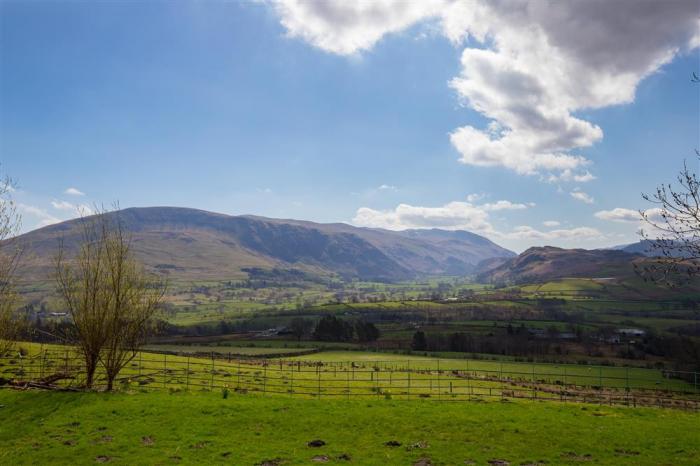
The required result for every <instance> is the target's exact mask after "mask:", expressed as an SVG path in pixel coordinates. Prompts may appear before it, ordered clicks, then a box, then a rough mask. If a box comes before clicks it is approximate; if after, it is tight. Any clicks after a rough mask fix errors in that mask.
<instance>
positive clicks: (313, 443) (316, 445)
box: [306, 439, 326, 448]
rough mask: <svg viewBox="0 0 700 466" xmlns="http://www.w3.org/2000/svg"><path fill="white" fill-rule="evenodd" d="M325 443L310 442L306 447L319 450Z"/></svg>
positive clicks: (318, 440)
mask: <svg viewBox="0 0 700 466" xmlns="http://www.w3.org/2000/svg"><path fill="white" fill-rule="evenodd" d="M325 444H326V442H324V441H323V440H320V439H316V440H312V441H310V442H309V443H307V444H306V446H308V447H311V448H320V447H322V446H324V445H325Z"/></svg>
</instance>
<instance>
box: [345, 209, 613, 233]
mask: <svg viewBox="0 0 700 466" xmlns="http://www.w3.org/2000/svg"><path fill="white" fill-rule="evenodd" d="M494 205H501V206H505V205H509V206H522V207H518V208H527V207H528V205H527V204H516V203H512V202H510V201H499V202H498V203H495V204H483V205H474V204H471V203H469V202H459V201H455V202H450V203H447V204H445V205H443V206H440V207H421V206H412V205H409V204H399V205H398V206H397V207H396V208H394V209H390V210H375V209H370V208H368V207H362V208H360V209H358V210H357V213H356V214H355V217H354V218H353V220H352V223H353V224H355V225H357V226H363V227H370V228H385V229H388V230H405V229H409V228H418V229H421V228H440V229H444V230H467V231H471V232H475V233H479V234H482V235H486V236H489V237H491V238H492V239H496V240H506V241H530V242H531V241H532V240H537V241H546V242H548V241H566V240H577V239H586V240H592V239H600V238H603V234H602V233H601V232H600V231H598V230H596V229H595V228H590V227H577V228H571V229H556V230H550V231H540V230H537V229H535V228H532V227H530V226H525V225H522V226H518V227H516V228H514V229H513V230H512V231H509V232H503V231H499V230H497V229H496V228H494V226H493V225H492V224H491V220H490V217H489V212H490V211H493V210H501V209H493V208H492V206H494ZM505 210H509V209H505ZM545 223H549V224H550V225H551V226H556V225H559V223H558V222H553V221H550V222H545ZM555 223H556V225H554V224H555Z"/></svg>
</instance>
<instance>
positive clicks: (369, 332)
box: [313, 315, 380, 343]
mask: <svg viewBox="0 0 700 466" xmlns="http://www.w3.org/2000/svg"><path fill="white" fill-rule="evenodd" d="M354 335H357V340H358V341H360V342H363V343H366V342H372V341H376V340H377V339H379V337H380V332H379V329H378V328H377V327H376V326H375V325H374V324H373V323H371V322H366V321H364V320H357V321H355V322H354V323H353V322H348V321H346V320H343V319H341V318H339V317H336V316H334V315H327V316H324V317H322V318H321V319H320V320H319V321H318V323H317V324H316V328H315V329H314V331H313V337H314V339H315V340H320V341H351V340H352V339H353V336H354Z"/></svg>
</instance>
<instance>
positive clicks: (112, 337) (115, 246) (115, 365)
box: [100, 219, 166, 390]
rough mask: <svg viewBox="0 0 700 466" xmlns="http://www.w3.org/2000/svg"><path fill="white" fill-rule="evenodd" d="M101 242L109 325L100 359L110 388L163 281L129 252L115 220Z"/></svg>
mask: <svg viewBox="0 0 700 466" xmlns="http://www.w3.org/2000/svg"><path fill="white" fill-rule="evenodd" d="M109 233H110V234H109V240H108V241H106V242H105V252H106V259H107V261H106V265H107V276H108V279H109V281H108V283H107V290H108V295H109V297H110V299H109V303H108V317H107V322H108V324H109V327H108V331H107V344H106V345H105V347H104V349H103V351H102V352H101V353H100V361H101V362H102V365H103V366H104V368H105V372H106V374H107V390H112V388H113V386H114V380H115V379H116V377H117V376H118V375H119V372H121V370H122V369H123V368H124V367H125V366H126V365H127V364H128V363H129V362H130V361H131V360H132V359H133V358H134V357H135V356H136V354H137V353H138V350H139V349H140V348H141V346H143V344H144V343H145V340H146V337H147V336H148V332H149V330H150V329H151V325H152V324H153V321H152V318H153V316H154V314H155V312H156V311H157V309H158V307H159V305H160V303H161V301H162V299H163V295H164V294H165V289H166V286H165V283H164V282H163V281H161V280H158V279H157V278H156V277H154V276H151V275H149V274H147V273H146V272H145V271H144V269H143V267H142V266H141V265H140V264H139V263H138V262H137V261H136V260H135V258H134V257H133V254H132V252H131V241H130V238H129V237H128V236H126V235H125V234H124V230H123V228H122V224H121V222H120V221H119V220H118V219H117V220H116V222H114V224H113V225H112V227H111V228H110V231H109Z"/></svg>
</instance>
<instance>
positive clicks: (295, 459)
mask: <svg viewBox="0 0 700 466" xmlns="http://www.w3.org/2000/svg"><path fill="white" fill-rule="evenodd" d="M0 412H2V419H3V421H2V423H1V424H0V464H13V465H24V464H26V465H30V464H31V465H34V464H95V463H96V462H97V463H103V462H109V463H113V464H129V465H140V464H237V465H260V464H265V465H282V464H284V465H295V464H309V463H313V462H329V463H331V464H338V463H340V464H363V465H374V464H376V465H388V464H391V465H393V464H398V465H411V464H414V465H427V464H433V465H456V464H484V465H486V464H489V463H488V462H489V461H494V460H503V461H507V462H508V463H509V464H517V465H522V464H545V463H546V464H581V463H582V462H583V463H584V464H585V463H590V464H609V465H625V464H629V465H695V464H697V458H698V457H700V436H699V434H698V430H697V426H698V425H699V424H700V415H699V414H697V413H689V412H684V411H677V410H660V409H652V408H637V409H632V408H609V407H598V406H593V405H580V404H574V405H563V404H558V403H537V402H517V403H499V402H490V403H433V402H405V401H397V400H390V401H389V400H372V401H344V400H336V401H333V400H320V401H319V400H308V399H298V398H288V397H275V396H267V397H263V396H257V395H250V394H249V395H237V394H231V395H230V396H228V398H227V399H224V398H223V397H222V394H221V393H220V392H218V391H214V392H197V393H174V394H173V393H168V392H149V393H129V394H127V393H114V394H106V393H56V392H32V391H28V392H18V391H10V390H0ZM316 439H319V440H323V441H324V442H325V443H326V444H325V445H324V446H322V447H318V448H313V447H309V446H307V443H308V442H310V441H312V440H316ZM390 441H396V442H398V443H400V444H401V445H400V446H395V447H391V446H386V445H385V444H386V442H390ZM508 463H491V464H508Z"/></svg>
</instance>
